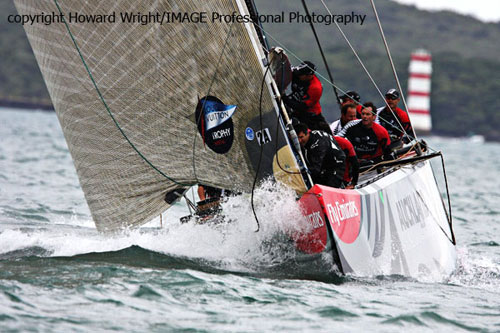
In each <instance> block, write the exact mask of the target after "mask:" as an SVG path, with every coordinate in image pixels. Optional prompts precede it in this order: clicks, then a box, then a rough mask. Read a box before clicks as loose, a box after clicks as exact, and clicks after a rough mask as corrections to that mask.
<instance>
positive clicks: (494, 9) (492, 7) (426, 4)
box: [393, 0, 500, 22]
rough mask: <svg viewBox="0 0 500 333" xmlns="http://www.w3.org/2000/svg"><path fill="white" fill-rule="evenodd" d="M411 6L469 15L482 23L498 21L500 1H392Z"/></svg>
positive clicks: (499, 18) (499, 17) (499, 19)
mask: <svg viewBox="0 0 500 333" xmlns="http://www.w3.org/2000/svg"><path fill="white" fill-rule="evenodd" d="M393 1H397V2H399V3H403V4H409V5H410V4H411V5H415V6H417V8H419V9H427V10H440V9H448V10H452V11H455V12H458V13H460V14H467V15H471V16H473V17H475V18H478V19H480V20H482V21H487V22H499V21H500V0H393Z"/></svg>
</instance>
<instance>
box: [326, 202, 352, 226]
mask: <svg viewBox="0 0 500 333" xmlns="http://www.w3.org/2000/svg"><path fill="white" fill-rule="evenodd" d="M326 207H327V209H328V215H329V216H330V220H331V221H332V222H334V223H337V225H338V226H339V227H340V224H341V223H342V222H343V221H345V220H348V219H350V218H353V217H357V216H359V211H358V207H356V203H355V202H354V201H349V202H346V203H342V204H341V203H339V202H338V201H335V205H332V204H327V206H326Z"/></svg>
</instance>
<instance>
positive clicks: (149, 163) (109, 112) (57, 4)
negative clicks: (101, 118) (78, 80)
mask: <svg viewBox="0 0 500 333" xmlns="http://www.w3.org/2000/svg"><path fill="white" fill-rule="evenodd" d="M54 3H55V5H56V7H57V10H58V11H59V14H61V17H62V21H63V22H64V25H65V27H66V30H67V31H68V34H69V36H70V37H71V40H72V41H73V44H74V45H75V49H76V51H77V52H78V55H79V56H80V59H81V60H82V63H83V66H84V67H85V70H86V71H87V74H88V75H89V78H90V80H91V81H92V84H93V85H94V88H95V90H96V92H97V94H98V96H99V99H100V100H101V102H102V104H103V105H104V107H105V108H106V111H107V112H108V114H109V116H110V117H111V119H112V120H113V122H114V124H115V126H116V127H117V128H118V130H119V131H120V133H121V134H122V136H123V137H124V138H125V140H126V141H127V142H128V143H129V145H130V146H131V147H132V149H133V150H134V151H135V152H136V153H137V154H138V155H139V156H140V157H141V158H142V159H143V160H144V161H145V162H146V163H147V164H148V165H149V166H150V167H152V168H153V169H154V170H156V171H157V172H158V173H159V174H160V175H162V176H163V177H165V178H166V179H168V180H170V181H171V182H173V183H175V184H177V185H181V186H192V185H193V184H187V183H181V182H178V181H176V180H175V179H173V178H171V177H169V176H167V175H166V174H165V173H163V172H162V171H161V170H160V169H158V168H157V167H156V166H154V165H153V164H152V163H151V162H150V161H149V160H148V159H147V158H146V157H145V156H144V155H143V154H142V153H141V152H140V151H139V150H138V149H137V147H136V146H135V145H134V144H133V143H132V141H130V139H129V138H128V137H127V135H126V134H125V132H124V131H123V129H122V128H121V127H120V124H119V123H118V121H117V120H116V119H115V117H114V115H113V113H112V112H111V109H110V108H109V106H108V104H107V103H106V101H105V99H104V96H103V95H102V94H101V91H100V90H99V87H98V86H97V83H96V81H95V80H94V76H93V75H92V72H91V71H90V68H89V67H88V65H87V62H86V61H85V59H84V57H83V54H82V52H81V50H80V47H79V46H78V43H77V42H76V39H75V37H74V36H73V33H72V32H71V29H70V28H69V25H68V23H67V22H66V19H65V18H64V14H63V12H62V9H61V7H60V6H59V3H58V0H54Z"/></svg>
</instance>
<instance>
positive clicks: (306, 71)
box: [293, 61, 316, 75]
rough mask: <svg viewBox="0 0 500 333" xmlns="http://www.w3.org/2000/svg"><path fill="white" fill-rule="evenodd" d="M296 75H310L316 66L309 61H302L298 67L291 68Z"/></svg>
mask: <svg viewBox="0 0 500 333" xmlns="http://www.w3.org/2000/svg"><path fill="white" fill-rule="evenodd" d="M293 71H294V72H295V73H297V75H312V74H314V72H315V71H316V65H314V64H313V63H312V62H310V61H303V62H301V63H300V65H298V66H296V67H294V68H293Z"/></svg>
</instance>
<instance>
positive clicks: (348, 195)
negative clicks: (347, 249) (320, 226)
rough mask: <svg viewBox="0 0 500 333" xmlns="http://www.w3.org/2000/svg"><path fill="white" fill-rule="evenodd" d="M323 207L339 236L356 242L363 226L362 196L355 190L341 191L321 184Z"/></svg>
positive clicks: (347, 241) (346, 240) (348, 242)
mask: <svg viewBox="0 0 500 333" xmlns="http://www.w3.org/2000/svg"><path fill="white" fill-rule="evenodd" d="M320 188H321V192H322V193H323V196H322V200H323V207H325V213H326V215H327V216H328V220H329V222H330V225H331V226H332V229H333V231H334V232H335V234H336V235H337V237H338V238H339V239H340V240H341V241H342V242H344V243H347V244H350V243H352V242H354V241H355V240H356V239H357V238H358V235H359V231H360V226H361V214H362V212H361V197H360V195H359V194H358V193H357V192H355V191H341V190H337V189H333V188H329V187H326V186H325V187H323V186H321V187H320Z"/></svg>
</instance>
